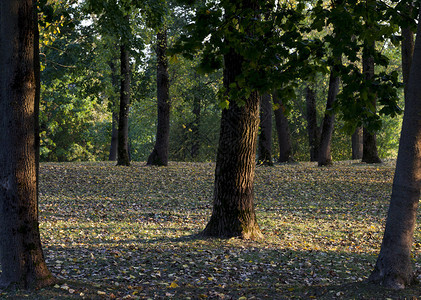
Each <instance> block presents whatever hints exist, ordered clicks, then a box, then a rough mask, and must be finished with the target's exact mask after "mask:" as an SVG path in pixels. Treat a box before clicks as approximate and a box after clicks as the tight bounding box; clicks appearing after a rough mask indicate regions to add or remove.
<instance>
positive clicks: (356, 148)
mask: <svg viewBox="0 0 421 300" xmlns="http://www.w3.org/2000/svg"><path fill="white" fill-rule="evenodd" d="M351 142H352V159H361V158H362V157H363V128H362V127H357V128H355V131H354V133H353V134H352V141H351Z"/></svg>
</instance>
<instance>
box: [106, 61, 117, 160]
mask: <svg viewBox="0 0 421 300" xmlns="http://www.w3.org/2000/svg"><path fill="white" fill-rule="evenodd" d="M109 65H110V69H111V83H112V86H113V88H116V87H117V86H118V78H117V71H116V68H115V65H114V63H113V62H110V64H109ZM117 103H118V101H117V100H116V99H115V97H114V96H113V99H112V123H111V124H112V127H111V128H112V129H111V145H110V155H109V157H108V160H110V161H115V160H117V149H118V112H117Z"/></svg>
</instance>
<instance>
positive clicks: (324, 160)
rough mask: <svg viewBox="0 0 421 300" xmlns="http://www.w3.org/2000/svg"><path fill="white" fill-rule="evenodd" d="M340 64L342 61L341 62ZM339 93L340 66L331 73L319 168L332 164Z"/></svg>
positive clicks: (335, 67)
mask: <svg viewBox="0 0 421 300" xmlns="http://www.w3.org/2000/svg"><path fill="white" fill-rule="evenodd" d="M338 63H340V60H339V62H338ZM338 93H339V76H338V65H335V66H333V67H332V70H331V71H330V79H329V90H328V96H327V102H326V112H325V117H324V119H323V123H322V132H321V136H320V147H319V160H318V165H319V166H327V165H330V164H332V155H331V152H330V146H331V141H332V135H333V128H334V123H335V114H334V113H333V104H334V103H335V101H336V96H337V95H338Z"/></svg>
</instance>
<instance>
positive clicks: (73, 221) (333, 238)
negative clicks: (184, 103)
mask: <svg viewBox="0 0 421 300" xmlns="http://www.w3.org/2000/svg"><path fill="white" fill-rule="evenodd" d="M214 167H215V166H214V164H212V163H181V162H171V163H170V164H169V166H168V167H147V166H145V164H144V163H136V162H134V163H133V164H132V166H130V167H116V166H114V163H113V162H95V163H87V162H85V163H43V164H41V169H40V201H39V202H40V203H39V206H40V227H41V235H42V241H43V247H44V252H45V256H46V260H47V264H48V265H49V267H50V269H51V270H52V272H53V273H54V274H55V276H56V277H57V278H59V279H60V283H59V284H57V285H56V286H55V287H51V288H46V289H42V290H40V291H38V292H37V293H35V294H31V295H28V294H25V292H24V291H15V292H11V291H1V290H0V297H3V298H8V297H10V298H27V297H30V298H33V299H52V298H56V299H62V298H69V299H73V298H78V299H96V298H98V299H208V298H209V299H283V298H285V299H287V298H326V299H335V298H337V299H343V298H360V299H363V298H366V299H372V298H373V297H374V298H377V297H379V296H380V298H382V297H388V298H391V299H393V298H402V297H403V298H405V297H407V296H408V297H419V296H421V292H420V291H419V290H417V289H416V288H412V289H407V290H405V291H403V292H401V293H398V292H395V291H387V290H386V291H385V290H384V289H381V288H378V287H373V286H371V285H368V284H367V283H366V282H365V281H366V279H367V276H368V275H369V274H370V271H371V270H372V269H373V266H374V263H375V259H376V256H377V253H378V251H379V247H380V243H381V238H382V233H383V227H384V223H385V217H386V210H387V206H388V202H389V199H390V193H391V184H392V178H393V171H394V162H393V161H388V162H386V163H383V164H380V165H373V166H370V165H366V164H361V163H357V162H356V161H345V162H337V163H335V164H334V165H333V166H331V167H323V168H320V167H317V166H316V164H314V163H294V164H279V165H275V166H274V167H262V166H261V167H257V169H256V180H255V204H256V212H257V218H258V222H259V225H260V228H261V230H262V232H263V233H264V236H265V238H264V239H262V240H258V241H248V240H241V239H237V238H232V239H201V238H197V236H196V234H197V233H199V232H200V231H201V230H202V229H203V228H204V226H205V225H206V223H207V221H208V219H209V217H210V214H211V210H212V191H213V179H214V176H213V172H214ZM420 249H421V235H420V232H419V230H416V233H415V241H414V263H415V265H416V268H417V270H419V267H420V263H421V262H420ZM417 272H418V271H417ZM402 293H403V294H402Z"/></svg>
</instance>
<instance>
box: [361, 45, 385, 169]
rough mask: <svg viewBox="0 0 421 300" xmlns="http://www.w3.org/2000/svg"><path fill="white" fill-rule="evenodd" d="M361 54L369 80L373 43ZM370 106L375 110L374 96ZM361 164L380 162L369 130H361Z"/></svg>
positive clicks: (372, 61)
mask: <svg viewBox="0 0 421 300" xmlns="http://www.w3.org/2000/svg"><path fill="white" fill-rule="evenodd" d="M365 47H366V49H364V53H363V73H364V76H365V79H366V80H371V79H372V78H373V77H374V57H373V56H372V55H371V54H370V49H374V42H373V43H372V44H370V45H366V46H365ZM371 106H372V107H373V109H374V112H375V110H376V96H375V95H373V100H372V103H371ZM361 161H362V162H365V163H368V164H377V163H381V162H382V160H381V159H380V158H379V155H378V154H377V139H376V133H374V132H371V131H370V130H369V129H367V128H364V129H363V157H362V160H361Z"/></svg>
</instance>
